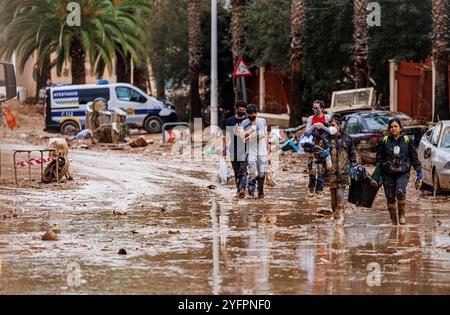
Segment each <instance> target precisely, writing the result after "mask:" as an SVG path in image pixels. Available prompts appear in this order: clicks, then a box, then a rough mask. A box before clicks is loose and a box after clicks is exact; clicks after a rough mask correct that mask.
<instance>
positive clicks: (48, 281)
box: [0, 147, 450, 295]
mask: <svg viewBox="0 0 450 315" xmlns="http://www.w3.org/2000/svg"><path fill="white" fill-rule="evenodd" d="M2 149H8V147H6V148H2ZM71 156H72V160H73V162H72V170H73V173H74V177H75V178H76V180H75V181H76V183H75V184H74V185H73V186H72V187H68V188H65V189H63V190H57V189H55V187H54V186H55V185H57V184H52V189H42V188H40V187H36V188H33V187H31V188H18V189H15V188H14V186H11V185H1V186H0V214H1V213H5V212H6V211H8V210H12V211H16V212H17V213H18V217H17V218H11V219H1V218H0V293H1V294H19V293H20V294H193V295H197V294H450V196H448V195H447V196H440V197H438V198H437V199H434V198H432V197H431V193H430V192H416V191H413V190H411V191H410V192H409V196H408V206H407V210H408V212H407V218H408V223H409V225H407V226H404V227H392V226H391V225H390V220H389V216H388V213H387V211H386V210H385V198H384V194H383V192H382V191H380V193H379V196H378V197H377V200H376V203H375V206H374V208H373V209H362V208H356V207H351V206H349V210H348V211H347V220H346V224H345V226H344V227H343V228H337V227H334V225H333V222H332V220H331V217H330V216H326V215H325V216H324V215H322V214H320V210H323V209H326V208H328V202H329V195H328V194H326V195H325V197H324V198H323V199H322V200H310V199H308V198H307V193H306V182H307V175H306V174H305V173H304V172H303V170H304V168H303V164H302V163H301V162H300V161H294V160H291V159H290V158H289V159H287V158H286V160H285V161H283V162H282V166H283V168H282V169H284V170H282V169H281V168H280V171H279V173H278V174H277V180H278V185H277V187H275V188H269V189H268V191H267V199H266V200H264V201H259V200H251V199H245V200H237V199H235V198H234V194H235V191H234V189H233V184H232V183H230V184H228V185H227V186H222V185H220V184H217V183H216V178H215V177H216V175H215V173H216V166H215V164H214V163H212V162H209V163H206V165H205V164H201V163H200V162H182V161H168V160H167V159H165V158H164V157H163V156H161V157H160V158H158V159H155V158H154V157H148V156H137V155H130V154H121V153H114V152H108V153H104V152H94V151H72V153H71ZM287 168H289V170H288V169H287ZM292 170H295V171H292ZM211 184H213V185H216V186H217V188H216V189H208V188H207V187H208V186H209V185H211ZM410 188H412V186H410ZM54 225H56V226H58V228H59V229H60V230H61V234H59V239H58V240H57V241H54V242H44V241H42V240H41V237H42V235H43V234H44V233H45V231H47V230H48V229H49V228H51V227H52V226H54ZM121 249H124V250H125V251H126V253H127V255H119V254H118V252H119V250H121Z"/></svg>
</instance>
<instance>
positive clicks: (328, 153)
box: [320, 149, 330, 158]
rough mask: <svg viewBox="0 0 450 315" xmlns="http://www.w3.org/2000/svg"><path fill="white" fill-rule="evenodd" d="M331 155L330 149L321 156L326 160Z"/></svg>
mask: <svg viewBox="0 0 450 315" xmlns="http://www.w3.org/2000/svg"><path fill="white" fill-rule="evenodd" d="M329 155H330V149H326V150H324V151H323V152H322V154H321V155H320V157H321V158H326V157H327V156H329Z"/></svg>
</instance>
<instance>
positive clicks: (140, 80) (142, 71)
mask: <svg viewBox="0 0 450 315" xmlns="http://www.w3.org/2000/svg"><path fill="white" fill-rule="evenodd" d="M148 77H149V74H148V68H147V63H146V62H145V61H143V62H142V64H141V65H140V66H134V70H133V85H134V86H137V87H138V88H140V89H141V90H142V91H144V92H145V93H147V92H148V91H147V82H148Z"/></svg>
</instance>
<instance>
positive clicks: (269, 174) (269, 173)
mask: <svg viewBox="0 0 450 315" xmlns="http://www.w3.org/2000/svg"><path fill="white" fill-rule="evenodd" d="M266 185H267V186H269V187H275V186H276V185H277V182H276V181H275V178H274V175H273V169H272V162H271V161H270V160H269V162H268V163H267V167H266Z"/></svg>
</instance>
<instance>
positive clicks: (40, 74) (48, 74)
mask: <svg viewBox="0 0 450 315" xmlns="http://www.w3.org/2000/svg"><path fill="white" fill-rule="evenodd" d="M50 62H51V60H50V55H47V56H45V59H44V63H43V64H42V69H37V80H36V96H35V100H36V102H38V101H39V91H40V90H41V89H42V88H43V87H44V86H47V81H48V80H51V79H52V69H51V67H50Z"/></svg>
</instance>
